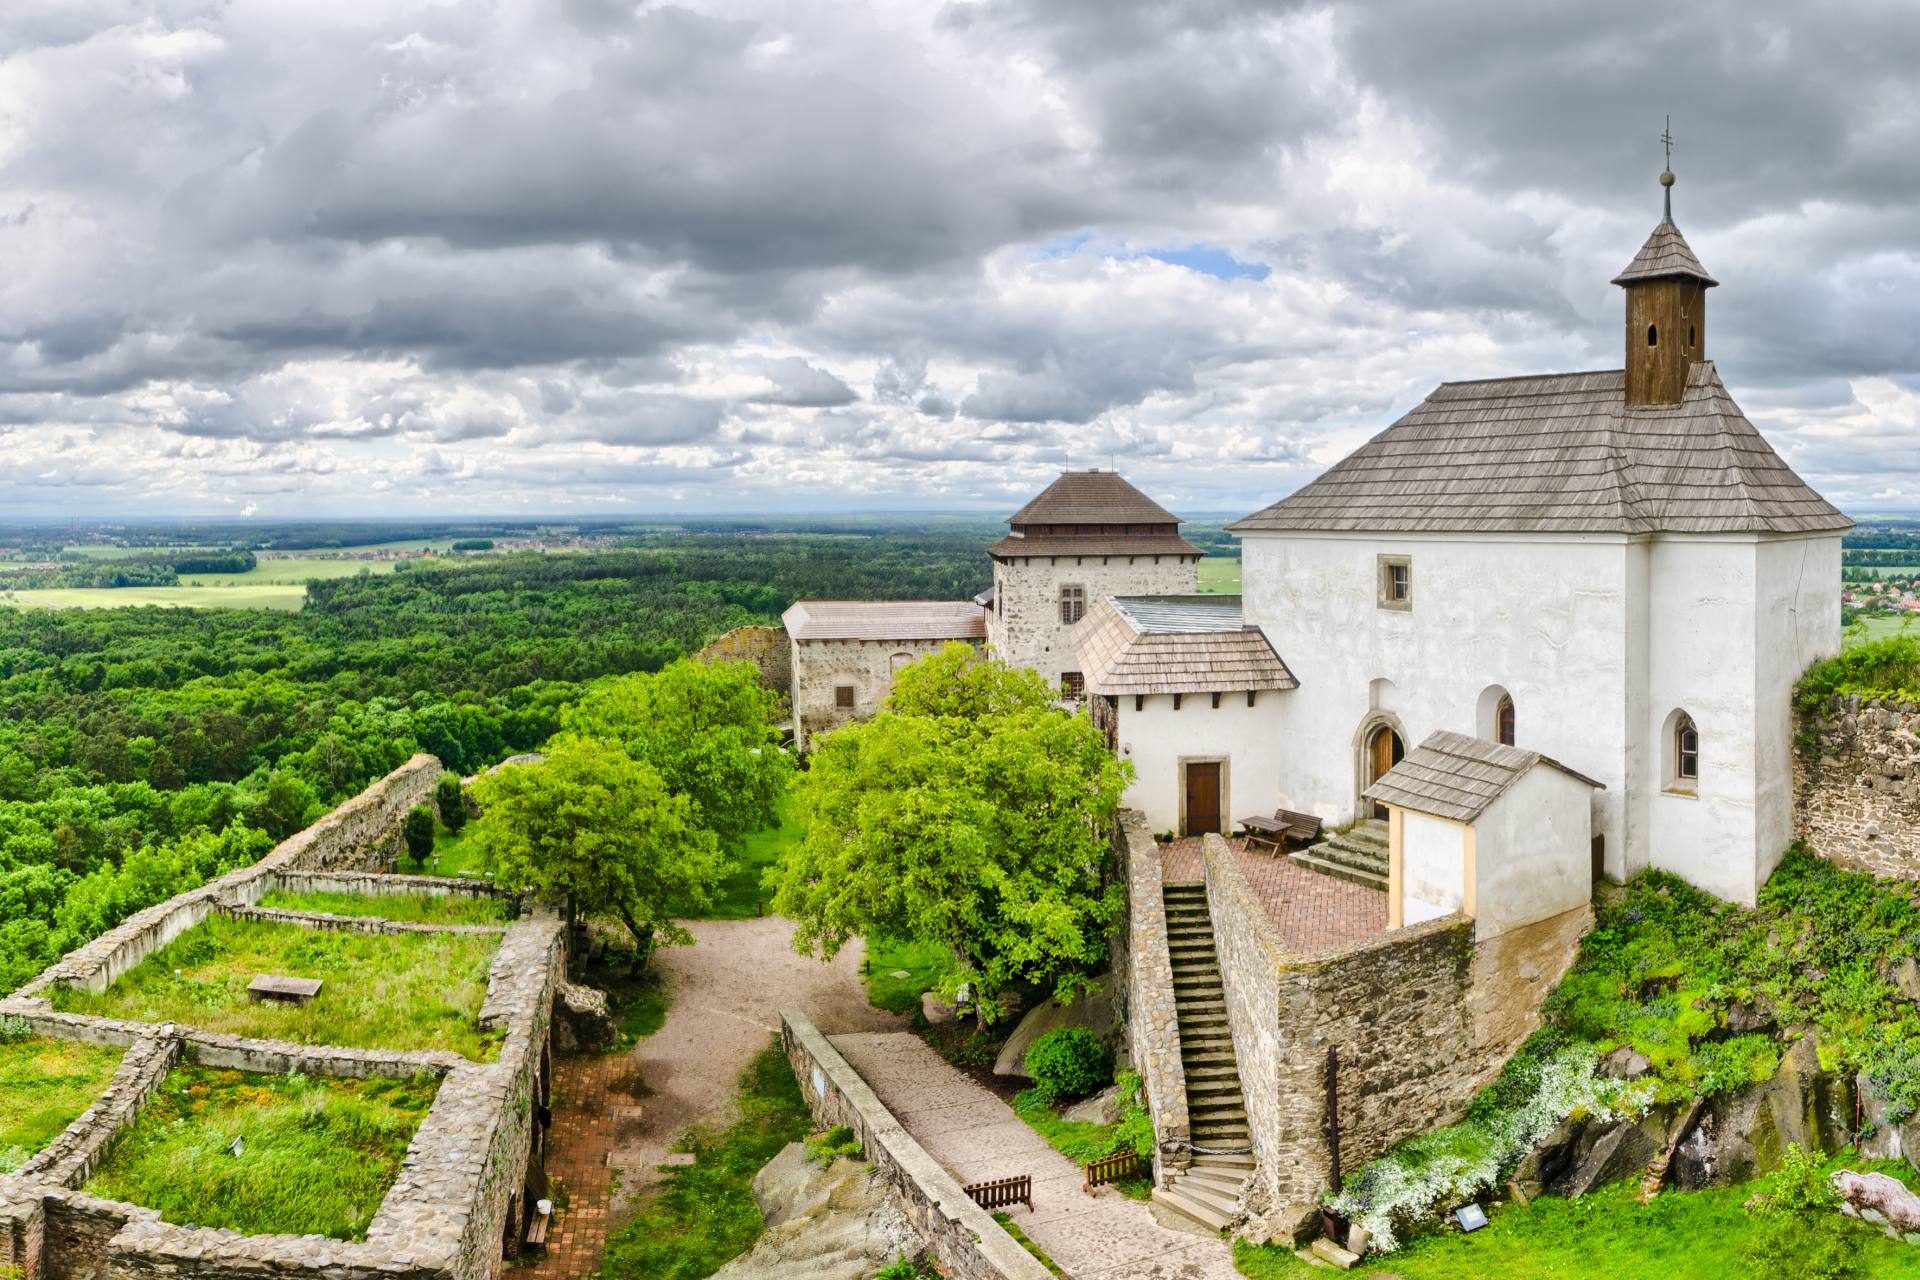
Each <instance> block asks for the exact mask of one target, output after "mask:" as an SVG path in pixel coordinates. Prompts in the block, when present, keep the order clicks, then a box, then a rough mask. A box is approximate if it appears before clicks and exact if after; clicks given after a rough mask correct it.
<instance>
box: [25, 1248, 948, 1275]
mask: <svg viewBox="0 0 1920 1280" xmlns="http://www.w3.org/2000/svg"><path fill="white" fill-rule="evenodd" d="M939 1274H940V1273H939V1272H937V1271H935V1270H933V1269H932V1268H931V1267H928V1266H927V1265H926V1264H925V1263H920V1262H914V1261H911V1260H910V1259H909V1258H908V1257H907V1255H906V1254H904V1253H903V1254H901V1255H900V1256H899V1257H898V1258H895V1259H894V1260H893V1261H892V1262H889V1263H888V1264H887V1265H886V1266H884V1267H882V1268H880V1269H879V1270H878V1271H876V1272H874V1273H873V1280H939ZM0 1280H4V1278H0Z"/></svg>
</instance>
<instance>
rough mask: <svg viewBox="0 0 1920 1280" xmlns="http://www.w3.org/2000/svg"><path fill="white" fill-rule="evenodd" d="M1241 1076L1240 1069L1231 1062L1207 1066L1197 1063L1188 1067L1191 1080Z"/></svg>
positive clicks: (1230, 1078) (1224, 1078)
mask: <svg viewBox="0 0 1920 1280" xmlns="http://www.w3.org/2000/svg"><path fill="white" fill-rule="evenodd" d="M1239 1078H1240V1069H1239V1068H1238V1067H1235V1066H1233V1065H1232V1064H1231V1063H1225V1062H1223V1063H1220V1064H1219V1065H1217V1066H1206V1067H1203V1066H1199V1065H1197V1064H1196V1065H1194V1066H1190V1067H1188V1068H1187V1079H1189V1080H1201V1081H1204V1080H1238V1079H1239Z"/></svg>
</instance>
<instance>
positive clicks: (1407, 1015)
mask: <svg viewBox="0 0 1920 1280" xmlns="http://www.w3.org/2000/svg"><path fill="white" fill-rule="evenodd" d="M1206 872H1207V901H1208V907H1209V909H1210V910H1211V912H1212V914H1213V929H1214V938H1215V942H1216V945H1217V946H1218V947H1219V950H1220V965H1221V976H1222V979H1223V982H1224V985H1225V987H1226V990H1227V1017H1228V1021H1229V1024H1230V1025H1231V1026H1232V1028H1233V1038H1234V1052H1235V1054H1236V1056H1238V1057H1239V1059H1240V1073H1241V1081H1242V1086H1243V1089H1244V1090H1245V1092H1246V1094H1247V1115H1248V1120H1249V1128H1250V1130H1251V1131H1252V1132H1253V1135H1254V1154H1255V1158H1256V1161H1257V1165H1258V1168H1257V1175H1256V1179H1255V1182H1256V1184H1257V1185H1256V1186H1255V1187H1253V1188H1250V1192H1249V1201H1250V1203H1253V1204H1257V1205H1259V1206H1260V1207H1261V1209H1262V1210H1263V1211H1265V1212H1269V1213H1271V1215H1272V1218H1271V1221H1273V1222H1281V1221H1286V1220H1288V1219H1289V1218H1291V1217H1293V1216H1295V1215H1297V1213H1298V1212H1299V1210H1300V1209H1301V1208H1302V1207H1303V1206H1306V1205H1310V1204H1312V1203H1314V1202H1317V1201H1318V1200H1319V1198H1320V1196H1321V1195H1322V1194H1323V1193H1324V1192H1326V1191H1327V1190H1328V1189H1329V1187H1330V1180H1331V1173H1332V1167H1331V1166H1332V1152H1331V1149H1330V1147H1329V1145H1328V1141H1327V1128H1326V1125H1327V1091H1326V1076H1327V1057H1328V1051H1329V1050H1332V1051H1334V1052H1335V1053H1336V1054H1337V1055H1338V1061H1339V1072H1338V1099H1339V1121H1340V1126H1339V1127H1340V1163H1341V1167H1342V1169H1343V1170H1352V1169H1357V1168H1359V1167H1360V1166H1361V1165H1362V1164H1364V1163H1365V1162H1366V1161H1368V1160H1370V1159H1372V1158H1373V1157H1375V1156H1377V1155H1379V1154H1381V1153H1382V1152H1383V1151H1385V1150H1386V1149H1387V1148H1388V1147H1389V1146H1391V1145H1392V1144H1393V1143H1395V1142H1398V1141H1400V1140H1401V1139H1403V1138H1406V1137H1409V1136H1411V1135H1413V1134H1416V1133H1422V1132H1425V1131H1426V1130H1428V1129H1432V1128H1434V1127H1435V1126H1437V1125H1441V1124H1445V1123H1447V1122H1448V1121H1449V1120H1450V1119H1451V1118H1453V1116H1454V1114H1455V1113H1456V1112H1457V1111H1458V1110H1459V1108H1460V1107H1462V1106H1463V1105H1464V1104H1465V1103H1466V1101H1467V1100H1468V1099H1469V1098H1470V1097H1472V1095H1473V1093H1474V1092H1475V1090H1476V1089H1478V1088H1479V1086H1480V1083H1481V1081H1482V1078H1483V1076H1484V1074H1485V1071H1486V1066H1485V1061H1484V1058H1483V1056H1482V1055H1481V1054H1479V1053H1477V1052H1476V1051H1475V1046H1474V1043H1473V1036H1472V1029H1471V1023H1470V1018H1469V1016H1468V1012H1467V1010H1468V1003H1469V997H1470V994H1471V980H1472V961H1473V955H1474V947H1473V922H1472V920H1470V919H1468V918H1467V917H1465V916H1461V915H1452V916H1446V917H1443V918H1441V919H1438V920H1433V921H1429V922H1427V923H1425V924H1421V925H1417V926H1415V927H1413V928H1408V929H1396V930H1392V931H1389V932H1386V933H1382V934H1379V935H1377V936H1375V937H1373V938H1370V939H1367V940H1366V941H1364V942H1360V943H1356V944H1354V945H1352V946H1349V947H1346V948H1343V949H1341V950H1338V951H1332V952H1327V953H1324V954H1321V955H1315V956H1299V955H1292V954H1289V953H1288V952H1287V950H1286V948H1285V947H1284V946H1282V945H1281V943H1280V940H1279V935H1278V932H1277V931H1276V930H1275V929H1274V927H1273V924H1272V921H1271V920H1270V919H1268V917H1267V915H1266V912H1265V910H1264V909H1263V908H1262V907H1261V906H1260V904H1259V900H1258V899H1257V898H1256V897H1255V896H1254V894H1253V890H1252V888H1251V886H1249V885H1248V884H1247V881H1246V877H1245V875H1244V874H1243V873H1242V872H1241V870H1240V865H1239V862H1238V861H1237V860H1236V859H1235V858H1234V856H1233V855H1232V853H1231V852H1229V851H1228V849H1227V846H1226V844H1225V842H1224V841H1222V840H1220V839H1219V838H1218V837H1214V836H1209V837H1208V838H1207V840H1206ZM1262 1095H1264V1096H1262ZM1269 1205H1270V1206H1271V1208H1270V1209H1269V1208H1268V1207H1267V1206H1269Z"/></svg>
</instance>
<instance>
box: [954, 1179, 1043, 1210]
mask: <svg viewBox="0 0 1920 1280" xmlns="http://www.w3.org/2000/svg"><path fill="white" fill-rule="evenodd" d="M962 1190H964V1191H965V1192H966V1193H967V1194H968V1195H969V1196H971V1197H972V1198H973V1202H974V1203H975V1204H977V1205H979V1206H980V1207H981V1208H982V1209H1008V1208H1012V1207H1013V1206H1014V1205H1016V1204H1024V1205H1025V1206H1027V1208H1029V1209H1031V1208H1033V1177H1032V1175H1030V1174H1024V1173H1023V1174H1021V1175H1020V1176H1019V1177H1017V1178H995V1179H993V1180H992V1181H991V1182H970V1183H968V1184H967V1185H966V1186H965V1187H963V1188H962Z"/></svg>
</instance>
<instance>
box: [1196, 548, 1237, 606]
mask: <svg viewBox="0 0 1920 1280" xmlns="http://www.w3.org/2000/svg"><path fill="white" fill-rule="evenodd" d="M1200 590H1201V591H1203V592H1208V593H1216V592H1217V593H1219V594H1223V595H1230V596H1231V595H1239V594H1240V557H1239V556H1206V557H1203V558H1202V559H1201V561H1200Z"/></svg>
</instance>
